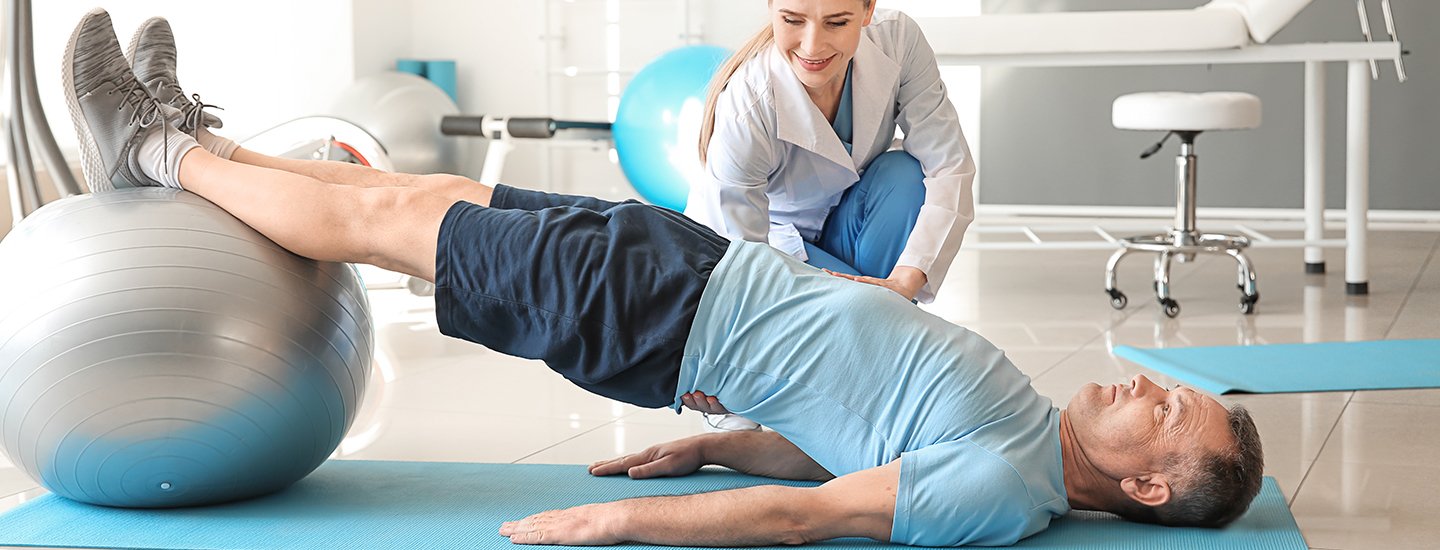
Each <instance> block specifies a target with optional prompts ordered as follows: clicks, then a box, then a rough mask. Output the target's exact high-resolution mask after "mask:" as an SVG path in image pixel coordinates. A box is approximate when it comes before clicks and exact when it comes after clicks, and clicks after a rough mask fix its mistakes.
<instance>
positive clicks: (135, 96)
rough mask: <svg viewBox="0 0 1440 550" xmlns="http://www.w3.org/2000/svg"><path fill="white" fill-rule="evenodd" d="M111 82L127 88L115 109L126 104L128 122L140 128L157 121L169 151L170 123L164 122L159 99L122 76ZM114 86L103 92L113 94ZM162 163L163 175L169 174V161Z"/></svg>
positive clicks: (119, 108)
mask: <svg viewBox="0 0 1440 550" xmlns="http://www.w3.org/2000/svg"><path fill="white" fill-rule="evenodd" d="M111 82H112V83H114V84H116V87H115V88H121V87H124V88H128V89H127V90H126V91H125V92H124V94H125V98H124V99H123V100H122V101H121V102H120V105H119V106H117V107H115V110H117V111H122V110H124V109H125V106H126V105H129V106H130V108H131V111H130V124H138V125H139V126H140V127H141V128H149V127H151V126H154V125H155V123H156V122H159V123H160V131H161V132H162V133H161V137H162V139H164V147H165V150H166V151H169V150H170V125H169V124H165V111H164V110H163V109H161V103H160V100H158V99H155V96H152V95H150V92H149V91H148V90H146V89H145V87H144V86H140V85H139V83H137V82H126V81H125V80H124V78H123V77H121V78H117V79H114V80H112V81H111ZM115 88H111V89H110V90H109V91H107V92H105V93H106V94H114V93H116V89H115ZM162 164H164V165H165V175H167V176H168V175H170V163H168V162H165V163H162Z"/></svg>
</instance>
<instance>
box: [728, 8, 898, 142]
mask: <svg viewBox="0 0 1440 550" xmlns="http://www.w3.org/2000/svg"><path fill="white" fill-rule="evenodd" d="M874 1H875V0H862V3H863V4H864V5H865V9H867V10H868V9H870V3H871V2H874ZM772 25H773V24H767V25H765V28H763V29H760V32H758V33H755V36H752V37H750V40H748V41H746V42H745V45H744V46H740V49H739V50H737V51H736V52H735V55H732V56H730V59H726V60H725V64H724V65H721V66H720V70H717V71H715V76H714V77H712V78H711V79H710V87H709V89H708V91H707V92H706V94H705V118H704V119H703V120H702V121H701V122H700V164H701V165H704V164H705V160H706V157H707V156H708V155H707V151H708V150H709V149H710V137H711V136H712V135H714V134H715V104H717V103H719V102H720V92H722V91H724V90H725V86H727V85H729V84H730V77H732V76H735V71H738V70H740V66H741V65H744V64H745V62H746V61H750V60H751V59H754V58H755V57H757V56H759V55H760V53H761V52H764V51H765V48H768V47H770V45H771V44H774V43H775V27H774V26H772Z"/></svg>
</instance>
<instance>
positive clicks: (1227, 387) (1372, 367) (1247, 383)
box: [1115, 340, 1440, 394]
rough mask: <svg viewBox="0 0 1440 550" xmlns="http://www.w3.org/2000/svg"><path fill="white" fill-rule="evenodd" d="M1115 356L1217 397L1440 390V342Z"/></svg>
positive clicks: (1124, 349)
mask: <svg viewBox="0 0 1440 550" xmlns="http://www.w3.org/2000/svg"><path fill="white" fill-rule="evenodd" d="M1115 354H1116V355H1119V356H1120V357H1124V358H1126V359H1129V360H1131V361H1134V362H1136V363H1139V364H1141V365H1144V366H1145V367H1147V368H1150V369H1153V370H1156V371H1159V372H1162V373H1165V374H1167V375H1170V376H1172V377H1174V378H1176V379H1179V380H1181V381H1182V382H1185V383H1186V384H1188V385H1190V386H1193V387H1196V388H1200V389H1203V390H1205V391H1208V392H1211V393H1215V394H1222V393H1285V392H1320V391H1352V390H1395V389H1405V388H1440V340H1377V341H1372V342H1326V343H1320V344H1274V345H1268V346H1224V347H1204V348H1173V349H1140V348H1132V347H1130V346H1119V347H1116V348H1115Z"/></svg>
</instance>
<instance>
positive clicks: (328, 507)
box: [0, 460, 1306, 550]
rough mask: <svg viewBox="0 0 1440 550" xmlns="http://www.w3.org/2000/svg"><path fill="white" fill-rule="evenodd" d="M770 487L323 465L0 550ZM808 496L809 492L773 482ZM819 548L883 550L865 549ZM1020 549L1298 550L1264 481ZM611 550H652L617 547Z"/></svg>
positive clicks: (42, 514)
mask: <svg viewBox="0 0 1440 550" xmlns="http://www.w3.org/2000/svg"><path fill="white" fill-rule="evenodd" d="M766 483H777V482H776V481H775V480H771V479H766V478H759V477H750V476H745V475H740V474H736V473H734V472H730V471H728V470H710V469H706V470H702V471H701V472H700V473H697V474H695V475H692V476H687V477H682V478H670V479H647V480H631V479H628V478H624V477H603V478H599V477H594V476H591V475H589V474H587V473H586V472H585V467H584V466H547V465H515V464H465V463H439V462H368V461H345V460H341V461H333V460H332V461H330V462H328V463H326V464H325V465H324V466H321V467H320V469H318V470H316V471H315V473H313V474H311V475H310V477H307V478H305V479H304V480H302V481H300V482H299V483H297V484H295V485H294V486H293V487H291V488H290V489H288V490H286V491H283V492H281V493H279V494H275V495H271V496H268V497H264V498H259V499H255V500H250V501H245V502H239V503H235V504H228V505H222V506H211V507H205V508H188V509H176V510H122V509H116V508H102V507H96V506H90V505H86V504H79V503H76V502H73V501H70V500H66V499H64V498H60V497H58V496H55V495H45V496H43V497H41V498H38V499H35V500H34V501H32V502H28V503H25V504H23V505H21V506H19V507H17V508H15V509H14V510H11V511H10V512H8V513H6V514H4V515H0V546H54V547H68V548H75V547H78V548H95V547H103V548H189V549H222V548H246V549H258V548H304V549H313V548H347V549H349V548H458V547H464V548H503V549H508V550H515V549H516V548H520V547H519V546H515V545H511V544H510V541H509V540H508V539H506V538H503V537H501V536H499V535H498V534H496V531H497V530H499V528H500V523H501V522H504V521H510V520H516V519H520V518H523V517H525V516H527V515H529V514H532V513H535V512H541V511H544V510H550V509H555V508H565V507H570V506H576V505H580V504H586V503H591V502H602V501H609V500H616V499H622V498H629V497H637V496H647V495H674V494H688V493H696V492H703V491H713V490H718V489H731V488H736V487H748V486H751V485H761V484H766ZM778 483H784V484H786V485H796V486H805V485H813V483H800V482H778ZM823 546H841V547H846V548H889V547H891V546H890V545H888V544H880V543H876V542H873V541H870V540H866V539H841V540H836V541H830V542H827V543H824V544H823ZM1020 547H1024V548H1097V549H1098V548H1106V549H1126V548H1134V549H1142V548H1143V549H1152V548H1195V549H1203V550H1221V549H1225V548H1264V549H1286V548H1297V549H1304V548H1305V547H1306V546H1305V541H1304V539H1302V538H1301V537H1300V531H1299V529H1298V528H1297V527H1296V526H1295V518H1294V517H1293V516H1291V515H1290V510H1289V509H1288V508H1286V506H1285V498H1284V497H1283V496H1282V495H1281V494H1280V490H1279V489H1278V488H1276V486H1275V480H1273V479H1270V478H1266V479H1265V486H1264V489H1263V490H1262V491H1261V493H1260V497H1259V498H1258V499H1257V500H1256V502H1255V503H1254V504H1253V505H1252V506H1251V508H1250V512H1249V513H1247V514H1246V515H1245V517H1243V518H1241V519H1240V520H1238V521H1237V522H1236V523H1235V524H1233V525H1231V526H1230V527H1228V528H1226V529H1222V530H1212V529H1180V528H1167V527H1159V526H1155V525H1142V524H1136V523H1129V522H1124V521H1119V520H1116V519H1115V518H1114V517H1113V516H1109V515H1106V514H1091V513H1083V514H1082V513H1074V514H1071V515H1070V516H1066V517H1065V518H1061V519H1059V520H1056V522H1055V523H1054V524H1053V525H1052V527H1051V528H1050V529H1048V530H1046V531H1045V532H1042V533H1041V534H1039V535H1036V536H1034V537H1031V538H1029V539H1026V540H1024V541H1022V543H1021V544H1020ZM619 548H627V549H628V548H656V547H648V546H633V545H632V546H621V547H619Z"/></svg>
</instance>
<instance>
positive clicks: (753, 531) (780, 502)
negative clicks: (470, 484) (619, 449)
mask: <svg viewBox="0 0 1440 550" xmlns="http://www.w3.org/2000/svg"><path fill="white" fill-rule="evenodd" d="M899 481H900V461H899V460H896V461H894V462H891V463H890V464H887V465H885V466H880V467H878V468H871V469H869V470H864V471H860V472H856V473H853V474H849V475H846V476H842V477H838V478H835V479H833V480H831V481H829V482H827V483H825V484H824V485H821V486H819V487H812V488H802V487H781V486H775V485H763V486H759V487H748V488H744V489H734V490H730V491H717V492H713V493H701V494H696V495H684V496H667V497H646V498H636V499H629V500H621V501H616V502H607V503H601V504H589V505H585V506H578V507H575V508H569V509H565V510H553V511H549V512H542V513H539V514H535V515H533V516H530V517H527V518H525V519H522V520H520V521H514V522H508V523H505V524H504V525H502V526H501V527H500V534H501V535H502V536H506V537H509V538H510V541H511V542H514V543H518V544H556V545H576V546H585V545H609V544H618V543H621V542H635V543H643V544H661V545H669V546H767V545H776V544H804V543H808V542H815V541H821V540H827V539H833V538H840V537H866V538H870V539H874V540H878V541H882V542H888V541H889V540H890V529H891V526H892V524H893V523H894V519H895V488H896V485H898V483H899Z"/></svg>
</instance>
